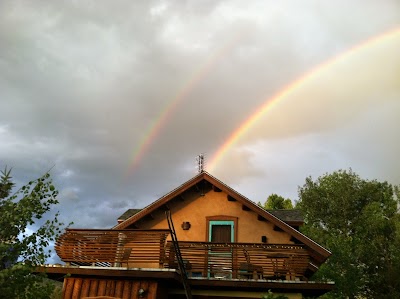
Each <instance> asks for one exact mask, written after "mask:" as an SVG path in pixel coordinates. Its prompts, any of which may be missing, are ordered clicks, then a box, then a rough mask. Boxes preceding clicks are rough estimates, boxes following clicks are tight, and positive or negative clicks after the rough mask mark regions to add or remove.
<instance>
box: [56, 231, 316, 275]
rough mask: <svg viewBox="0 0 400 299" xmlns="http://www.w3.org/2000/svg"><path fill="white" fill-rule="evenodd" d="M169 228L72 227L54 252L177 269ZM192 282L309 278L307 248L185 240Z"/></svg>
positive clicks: (82, 260) (97, 262) (80, 261)
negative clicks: (194, 280) (85, 228)
mask: <svg viewBox="0 0 400 299" xmlns="http://www.w3.org/2000/svg"><path fill="white" fill-rule="evenodd" d="M168 235H169V231H168V230H80V229H68V230H67V231H66V233H64V234H63V235H61V236H60V238H59V239H58V240H57V243H56V246H55V249H56V252H57V254H58V255H59V256H60V258H61V259H62V260H63V261H64V262H66V263H70V264H73V265H74V264H75V265H92V266H106V267H116V266H117V267H125V269H127V268H128V269H132V270H140V269H139V268H170V269H178V263H177V259H176V253H175V250H174V247H173V244H172V242H171V241H167V237H168ZM179 248H180V251H181V255H182V259H183V261H184V264H185V267H186V271H187V273H188V276H189V278H209V279H257V280H259V279H282V280H306V279H307V278H306V276H307V275H306V274H307V272H308V271H307V270H308V269H309V267H310V256H309V254H308V252H307V250H306V249H305V248H304V247H303V246H302V245H294V244H264V243H210V242H188V241H180V242H179Z"/></svg>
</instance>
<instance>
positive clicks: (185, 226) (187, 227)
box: [181, 221, 191, 230]
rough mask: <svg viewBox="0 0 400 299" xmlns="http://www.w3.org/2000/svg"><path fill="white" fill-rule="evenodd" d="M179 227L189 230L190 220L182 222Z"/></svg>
mask: <svg viewBox="0 0 400 299" xmlns="http://www.w3.org/2000/svg"><path fill="white" fill-rule="evenodd" d="M181 227H182V229H183V230H189V228H190V227H191V225H190V222H188V221H184V222H182V225H181Z"/></svg>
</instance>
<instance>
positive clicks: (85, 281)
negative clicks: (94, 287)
mask: <svg viewBox="0 0 400 299" xmlns="http://www.w3.org/2000/svg"><path fill="white" fill-rule="evenodd" d="M90 282H91V280H90V279H88V278H86V279H83V283H82V289H81V297H88V296H89V288H90Z"/></svg>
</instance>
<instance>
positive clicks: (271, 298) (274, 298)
mask: <svg viewBox="0 0 400 299" xmlns="http://www.w3.org/2000/svg"><path fill="white" fill-rule="evenodd" d="M261 299H289V298H288V297H287V296H285V295H282V294H279V295H275V294H274V293H272V291H271V290H268V293H266V294H263V295H262V297H261Z"/></svg>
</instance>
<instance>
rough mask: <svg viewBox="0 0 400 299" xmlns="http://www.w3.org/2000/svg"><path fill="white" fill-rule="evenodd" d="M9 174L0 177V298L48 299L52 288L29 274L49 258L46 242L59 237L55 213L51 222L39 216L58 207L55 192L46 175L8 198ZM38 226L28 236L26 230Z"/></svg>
mask: <svg viewBox="0 0 400 299" xmlns="http://www.w3.org/2000/svg"><path fill="white" fill-rule="evenodd" d="M13 187H14V183H13V182H12V177H11V170H8V169H7V168H5V170H4V171H2V172H1V177H0V215H1V217H0V258H1V263H0V294H2V296H4V298H20V299H25V298H26V299H28V298H35V299H39V298H49V297H50V295H51V293H52V292H53V289H54V285H53V284H52V283H50V282H49V281H48V280H46V279H44V277H43V276H41V275H34V274H32V270H33V268H34V267H35V266H36V265H41V264H44V263H45V261H46V259H47V258H49V257H50V251H49V250H46V247H47V246H48V245H49V242H52V241H55V239H56V238H57V236H58V235H59V234H60V233H61V227H62V226H63V224H62V223H60V222H59V221H58V216H59V215H58V213H57V214H56V215H55V216H54V218H53V219H52V220H46V221H45V220H43V219H42V218H43V216H44V215H45V214H46V213H47V212H49V211H50V209H51V207H52V206H53V205H55V204H57V203H58V200H57V199H56V197H57V195H58V191H57V190H56V189H55V187H54V185H53V184H52V180H51V178H50V174H49V173H46V174H44V175H43V176H42V177H40V178H38V179H36V180H33V181H30V182H29V183H28V184H26V185H25V186H23V187H22V188H20V189H19V190H17V191H16V192H15V193H13V194H12V189H13ZM32 225H34V226H39V228H38V229H37V230H36V231H35V232H32V233H29V231H30V230H29V228H30V227H32Z"/></svg>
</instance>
